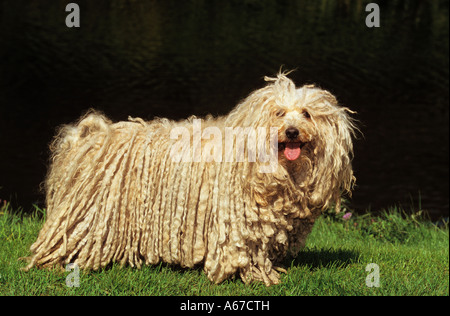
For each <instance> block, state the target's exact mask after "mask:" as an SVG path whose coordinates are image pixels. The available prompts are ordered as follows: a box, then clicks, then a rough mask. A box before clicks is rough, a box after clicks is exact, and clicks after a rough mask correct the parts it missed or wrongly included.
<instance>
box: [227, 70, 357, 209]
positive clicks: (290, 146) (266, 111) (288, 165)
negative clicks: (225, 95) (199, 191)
mask: <svg viewBox="0 0 450 316" xmlns="http://www.w3.org/2000/svg"><path fill="white" fill-rule="evenodd" d="M266 81H269V82H270V83H269V84H268V85H267V86H266V87H264V88H262V89H259V90H257V91H255V92H253V93H252V94H251V95H250V96H249V97H248V98H247V99H246V100H244V102H243V103H241V104H240V105H239V106H238V107H237V108H236V109H235V110H234V111H233V112H232V113H231V114H230V116H231V117H232V118H233V120H234V121H235V123H237V124H240V125H241V126H253V127H258V126H267V127H275V128H276V129H277V131H278V132H277V136H276V137H277V143H278V165H279V168H280V167H281V169H282V170H281V171H280V170H278V171H277V172H278V173H280V172H285V173H287V174H289V177H290V179H291V180H292V181H293V182H294V183H295V185H296V186H297V187H298V188H302V190H304V191H308V192H309V193H308V194H307V196H308V198H309V200H310V201H309V203H308V204H310V205H311V206H314V207H327V206H328V203H329V201H335V202H336V203H337V204H339V200H340V195H341V193H342V191H345V192H348V193H350V190H351V187H352V184H353V182H354V177H353V172H352V167H351V160H352V155H353V145H352V136H354V131H355V125H354V123H353V120H352V118H351V117H350V116H349V113H353V112H352V111H350V110H349V109H347V108H344V107H341V106H339V105H338V102H337V100H336V98H335V97H334V96H333V95H332V94H331V93H329V92H328V91H326V90H323V89H320V88H318V87H315V86H313V85H305V86H303V87H301V88H296V87H295V85H294V83H293V82H292V81H291V80H290V79H289V78H287V77H286V75H285V74H278V76H277V77H276V78H267V77H266ZM236 119H237V120H236ZM277 177H278V176H277ZM265 181H267V180H265Z"/></svg>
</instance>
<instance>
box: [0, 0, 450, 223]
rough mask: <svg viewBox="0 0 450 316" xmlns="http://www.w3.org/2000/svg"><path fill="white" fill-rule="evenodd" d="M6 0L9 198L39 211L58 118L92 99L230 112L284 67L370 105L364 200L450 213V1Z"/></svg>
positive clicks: (0, 194) (1, 98) (146, 110)
mask: <svg viewBox="0 0 450 316" xmlns="http://www.w3.org/2000/svg"><path fill="white" fill-rule="evenodd" d="M69 2H70V1H61V0H51V1H50V0H40V1H31V0H28V1H21V0H3V1H2V0H0V4H1V7H0V10H1V11H0V17H1V21H0V187H1V189H0V199H3V200H8V201H11V203H12V204H13V205H14V206H15V207H18V206H21V207H23V209H24V210H25V211H28V210H30V209H31V205H32V203H36V204H38V205H39V206H43V205H44V203H43V202H44V196H43V194H42V193H41V192H40V191H39V184H40V183H41V182H42V181H43V179H44V177H45V173H46V168H47V159H48V146H47V145H48V143H49V142H50V140H51V139H52V135H53V134H54V132H55V128H56V127H57V126H58V125H60V124H63V123H69V122H73V121H74V120H76V119H77V118H78V117H79V116H80V115H81V114H83V113H84V112H85V111H86V110H87V109H89V108H96V109H99V110H102V111H104V112H105V113H106V114H107V115H108V116H109V117H111V118H112V119H114V120H126V119H127V117H128V115H131V116H133V117H142V118H144V119H151V118H153V117H154V116H165V117H169V118H174V119H178V118H183V117H186V116H188V115H191V114H196V115H199V116H202V115H205V114H207V113H212V114H214V115H217V114H225V113H227V112H228V111H230V110H231V109H232V108H233V107H234V106H235V105H236V103H237V102H238V101H240V100H241V99H242V98H244V97H245V96H246V95H247V94H249V93H250V92H251V91H252V90H254V89H256V88H260V87H262V86H263V85H264V84H265V83H264V81H263V76H264V75H274V74H276V73H277V71H278V70H279V68H280V66H281V65H284V69H294V68H296V69H297V71H295V72H294V73H292V74H291V75H290V77H291V78H292V79H293V80H294V81H295V82H296V83H297V85H303V84H306V83H315V84H317V85H319V86H320V87H322V88H324V89H327V90H329V91H331V92H332V93H333V94H335V95H336V96H337V98H338V100H339V101H340V102H341V104H342V105H345V106H347V107H349V108H351V109H353V110H356V111H357V112H358V114H357V115H356V118H357V119H358V120H359V121H360V124H359V126H360V128H361V130H362V132H363V133H364V137H360V138H359V139H358V140H356V142H355V159H354V169H355V174H356V177H357V187H356V189H355V192H354V195H353V199H352V201H351V207H352V208H353V209H355V210H356V211H365V210H367V209H370V210H372V211H378V210H381V209H383V208H386V207H388V206H392V205H401V206H402V207H403V208H405V209H406V210H407V211H410V210H411V209H414V210H416V211H417V210H419V209H423V210H426V211H428V212H429V214H430V215H431V217H432V218H438V217H440V216H445V217H447V216H448V201H449V198H448V189H449V173H448V162H449V143H448V132H449V92H448V84H449V80H448V70H449V55H448V35H449V34H448V33H449V24H448V14H449V12H448V1H445V0H443V1H438V0H434V1H426V0H423V1H421V0H390V1H381V0H378V1H373V2H376V3H377V4H378V5H379V6H380V10H381V27H380V28H368V27H367V26H366V25H365V18H366V16H367V14H368V12H365V6H366V4H367V3H369V2H371V1H361V0H355V1H349V0H335V1H332V0H322V1H289V0H283V1H269V0H239V1H237V0H236V1H223V0H220V1H219V0H203V1H201V0H188V1H132V0H128V1H126V0H96V1H74V2H76V3H77V4H78V5H79V6H80V11H81V27H80V28H67V27H66V25H65V19H66V16H67V14H68V12H65V7H66V5H67V4H68V3H69Z"/></svg>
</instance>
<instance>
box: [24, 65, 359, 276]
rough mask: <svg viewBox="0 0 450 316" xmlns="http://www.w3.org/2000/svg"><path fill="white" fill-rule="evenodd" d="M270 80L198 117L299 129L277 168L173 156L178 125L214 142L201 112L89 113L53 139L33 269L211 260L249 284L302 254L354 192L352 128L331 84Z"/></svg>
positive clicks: (216, 268)
mask: <svg viewBox="0 0 450 316" xmlns="http://www.w3.org/2000/svg"><path fill="white" fill-rule="evenodd" d="M266 80H267V81H269V84H268V85H267V86H266V87H264V88H262V89H260V90H257V91H255V92H254V93H252V94H251V95H250V96H249V97H247V98H246V99H245V100H244V101H243V102H242V103H241V104H239V105H238V106H237V107H236V108H235V109H234V110H233V111H232V112H231V113H230V114H229V115H227V116H224V117H218V118H212V117H207V118H206V119H204V120H202V122H201V124H202V129H203V130H204V129H205V128H207V127H210V126H211V127H212V126H214V127H217V128H219V130H221V131H222V134H223V135H225V127H233V128H235V127H243V128H245V127H251V128H257V127H269V126H275V127H276V128H277V129H278V131H279V133H278V142H282V141H284V140H283V137H284V134H283V133H284V131H285V129H286V128H287V127H288V126H291V125H295V126H298V127H299V129H300V130H301V135H302V136H301V137H304V139H302V141H305V143H306V145H305V146H304V147H303V149H302V153H301V156H300V158H299V159H297V161H295V162H292V161H287V160H286V159H285V158H284V157H283V155H282V153H278V163H277V165H276V168H275V170H274V172H269V173H261V172H259V167H260V165H261V164H262V163H261V162H258V161H256V162H249V161H248V160H249V159H248V153H245V155H246V156H245V158H246V159H243V161H242V160H241V162H236V161H232V162H227V161H226V160H225V158H224V157H225V155H227V154H234V152H232V153H230V152H225V153H224V155H223V159H222V161H220V162H216V161H214V160H213V161H210V162H205V161H191V162H183V161H181V162H177V161H174V159H172V158H173V157H172V156H171V148H173V146H174V144H175V143H176V142H177V141H178V142H179V140H177V139H171V138H170V137H169V135H170V133H171V131H172V130H173V129H174V128H180V127H181V128H186V129H187V130H189V132H190V138H189V139H187V140H185V142H186V144H185V145H186V146H187V147H183V148H195V146H196V144H195V141H196V139H197V142H198V139H201V144H199V145H200V146H201V147H199V148H201V149H202V150H203V149H205V146H208V140H207V139H206V140H205V139H202V138H201V136H202V135H194V130H193V124H194V120H195V119H196V118H195V117H191V118H189V119H187V120H185V121H181V122H174V121H170V120H167V119H155V120H153V121H150V122H144V121H143V120H141V119H139V118H137V119H130V120H129V121H128V122H118V123H113V122H111V121H110V120H109V119H107V118H106V117H105V116H103V115H101V114H99V113H97V112H93V111H91V112H89V113H88V114H87V115H85V116H84V117H82V118H81V119H80V120H79V121H78V122H77V123H75V124H73V125H66V126H63V127H62V128H61V129H60V131H59V133H58V134H57V136H56V137H55V139H54V141H53V143H52V144H51V150H52V156H51V165H50V168H49V172H48V175H47V178H46V182H45V188H46V194H47V196H46V199H47V219H46V222H45V224H44V226H43V228H42V230H41V231H40V233H39V236H38V238H37V240H36V242H35V243H34V244H33V245H32V246H31V252H32V257H31V259H30V263H29V265H28V266H27V267H26V269H30V268H31V267H33V266H39V267H51V266H54V265H64V264H67V263H76V264H78V266H80V267H82V268H87V269H94V270H96V269H99V268H100V267H104V266H106V265H108V264H109V263H110V262H113V261H115V262H119V263H121V264H129V265H131V266H136V267H138V268H139V267H141V266H142V265H143V264H156V263H158V262H160V261H163V262H167V263H172V264H178V265H181V266H182V267H193V266H194V265H196V264H198V263H202V262H203V263H204V270H205V272H206V274H207V276H208V278H209V279H210V280H212V281H214V282H221V281H223V280H224V279H226V278H228V277H229V276H231V275H233V274H235V273H236V272H238V273H239V274H240V276H241V278H242V279H243V281H244V282H246V283H248V282H251V281H254V280H259V281H263V282H264V283H265V284H266V285H270V284H275V283H278V281H279V275H278V273H277V272H276V271H275V269H274V266H273V264H276V263H277V262H278V261H279V260H280V259H282V258H283V257H284V256H285V255H286V254H287V252H288V251H291V252H293V253H297V252H298V251H299V249H300V248H301V247H302V246H303V245H304V243H305V240H306V237H307V235H308V234H309V232H310V231H311V229H312V225H313V223H314V220H315V219H316V218H317V217H318V216H319V215H320V212H321V210H322V209H324V208H326V207H328V206H329V205H330V202H335V203H336V204H337V205H339V201H340V196H341V194H342V192H343V191H346V192H350V190H351V187H352V183H353V181H354V177H353V173H352V168H351V158H352V157H351V155H352V141H351V137H352V134H353V131H354V125H353V123H352V120H351V118H350V117H349V116H348V114H347V113H348V112H350V111H349V110H348V109H346V108H342V107H339V106H338V105H337V101H336V99H335V98H334V97H333V96H332V95H331V94H330V93H329V92H327V91H324V90H321V89H319V88H316V87H314V86H304V87H302V88H301V89H296V88H295V85H294V84H293V82H292V81H291V80H290V79H288V78H287V77H286V76H285V75H284V74H279V75H278V76H277V78H266ZM280 111H281V112H280ZM304 111H308V116H309V117H307V118H305V117H304V115H303V116H302V113H304ZM280 113H281V114H283V113H288V114H285V115H284V116H283V115H281V114H280ZM289 113H290V114H289ZM196 137H197V138H196ZM267 140H268V141H269V140H270V139H269V136H267ZM193 151H195V149H193V150H192V151H190V152H184V154H186V155H188V156H185V157H192V156H193V154H194V153H193ZM189 155H190V156H189ZM191 160H192V159H191ZM234 160H236V159H234Z"/></svg>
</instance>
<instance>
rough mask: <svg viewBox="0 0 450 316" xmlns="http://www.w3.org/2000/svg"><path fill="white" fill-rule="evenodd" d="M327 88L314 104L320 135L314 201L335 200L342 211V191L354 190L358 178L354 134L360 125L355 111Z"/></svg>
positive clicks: (312, 197)
mask: <svg viewBox="0 0 450 316" xmlns="http://www.w3.org/2000/svg"><path fill="white" fill-rule="evenodd" d="M324 92H325V93H324V96H325V98H324V100H323V101H322V102H318V103H317V104H316V105H315V106H314V112H315V115H314V118H313V119H314V123H315V125H316V128H317V137H316V138H315V142H316V144H315V150H314V153H315V162H314V166H315V167H314V170H313V177H314V178H315V179H314V191H313V194H312V195H311V202H312V203H313V204H316V205H323V208H326V207H328V206H329V203H330V202H335V204H336V210H337V211H339V207H340V199H341V195H342V193H348V194H351V190H352V187H353V184H354V181H355V177H354V176H353V170H352V159H353V141H352V138H353V137H354V136H355V130H357V128H356V126H355V123H354V120H353V119H352V118H351V117H350V115H349V114H350V113H354V112H352V111H350V110H349V109H347V108H344V107H340V106H338V105H337V102H336V99H335V98H334V97H333V96H332V95H331V94H330V93H328V92H326V91H324Z"/></svg>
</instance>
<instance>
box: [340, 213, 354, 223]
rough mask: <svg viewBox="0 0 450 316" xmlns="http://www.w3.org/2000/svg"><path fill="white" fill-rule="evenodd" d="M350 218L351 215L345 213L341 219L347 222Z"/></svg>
mask: <svg viewBox="0 0 450 316" xmlns="http://www.w3.org/2000/svg"><path fill="white" fill-rule="evenodd" d="M351 217H352V213H350V212H348V213H345V214H344V216H342V219H343V220H344V221H347V220H349V219H350V218H351Z"/></svg>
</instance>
